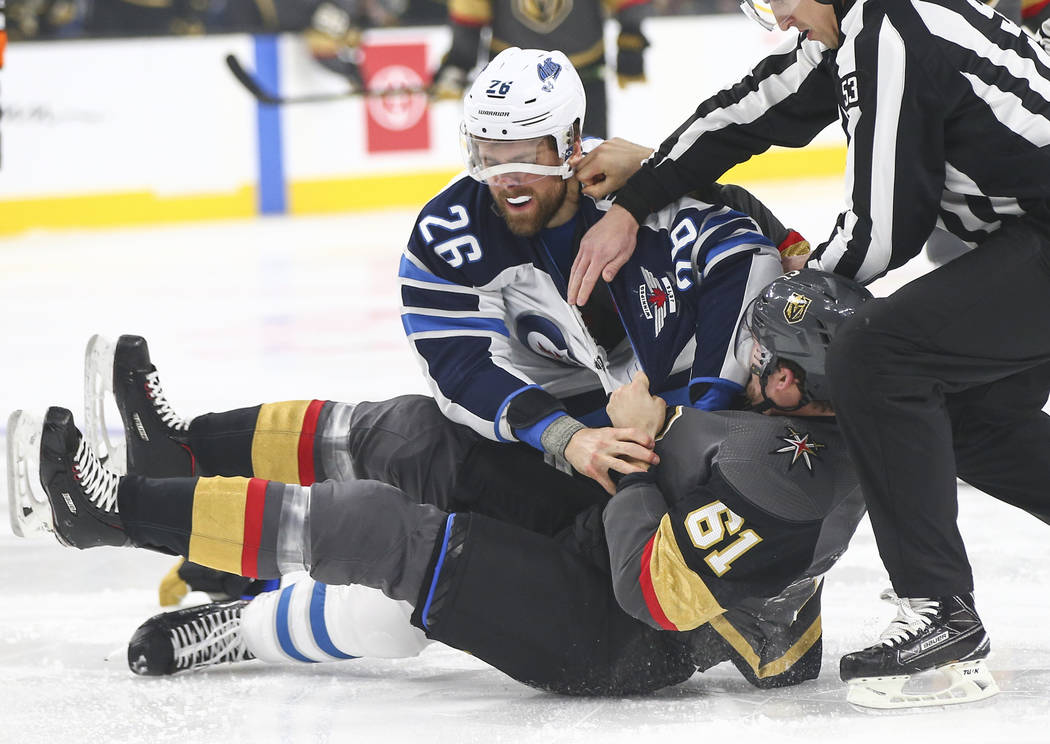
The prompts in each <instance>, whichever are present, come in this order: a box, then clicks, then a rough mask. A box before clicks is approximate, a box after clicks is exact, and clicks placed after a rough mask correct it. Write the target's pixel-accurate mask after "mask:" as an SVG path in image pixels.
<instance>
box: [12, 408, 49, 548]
mask: <svg viewBox="0 0 1050 744" xmlns="http://www.w3.org/2000/svg"><path fill="white" fill-rule="evenodd" d="M42 430H43V418H42V417H40V416H34V415H31V414H29V413H26V412H25V411H14V412H13V413H12V414H11V415H10V416H9V417H8V419H7V512H8V516H9V517H10V521H11V531H12V532H14V533H15V535H17V536H18V537H41V536H45V535H48V534H51V533H52V532H53V531H54V530H53V528H52V525H53V524H54V522H53V521H52V519H53V517H52V515H51V504H50V502H49V501H48V499H47V494H46V493H45V492H44V488H43V486H41V485H40V435H41V432H42Z"/></svg>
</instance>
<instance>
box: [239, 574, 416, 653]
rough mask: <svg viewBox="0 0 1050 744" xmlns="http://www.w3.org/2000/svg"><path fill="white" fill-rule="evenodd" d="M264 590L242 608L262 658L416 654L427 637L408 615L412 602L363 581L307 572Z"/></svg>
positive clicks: (250, 640)
mask: <svg viewBox="0 0 1050 744" xmlns="http://www.w3.org/2000/svg"><path fill="white" fill-rule="evenodd" d="M289 579H291V580H292V581H291V582H290V583H287V584H286V585H285V586H284V587H283V588H281V589H279V590H277V591H271V592H264V593H263V594H260V595H259V596H258V597H256V598H255V599H254V600H253V601H252V602H251V604H249V605H248V606H247V607H245V609H244V613H243V615H242V619H241V630H242V632H243V634H244V640H245V644H246V645H247V647H248V649H249V650H250V651H251V652H252V653H253V654H254V655H255V656H257V657H258V658H260V659H262V660H263V661H270V662H327V661H340V660H343V659H354V658H357V657H361V656H366V657H373V658H384V659H400V658H405V657H409V656H416V655H417V654H418V653H419V652H420V651H421V650H422V649H423V648H424V647H425V646H426V645H427V644H428V643H429V641H428V640H427V639H426V637H425V636H424V635H423V633H422V632H421V631H420V630H418V629H417V628H414V627H412V625H411V624H410V623H409V618H410V616H411V614H412V607H411V606H410V605H409V604H408V603H407V602H398V601H395V600H393V599H390V598H388V597H386V596H385V595H384V594H383V593H382V592H380V591H379V590H378V589H370V588H368V587H365V586H360V585H356V584H355V585H351V586H328V585H327V584H322V583H319V582H317V581H314V580H313V579H311V578H309V577H308V576H306V575H305V574H295V575H293V576H288V577H286V581H287V580H289Z"/></svg>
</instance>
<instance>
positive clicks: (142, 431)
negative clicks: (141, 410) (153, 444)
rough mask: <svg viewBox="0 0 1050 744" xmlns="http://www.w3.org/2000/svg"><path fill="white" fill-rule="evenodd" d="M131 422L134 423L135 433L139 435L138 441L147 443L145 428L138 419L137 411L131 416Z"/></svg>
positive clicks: (147, 436)
mask: <svg viewBox="0 0 1050 744" xmlns="http://www.w3.org/2000/svg"><path fill="white" fill-rule="evenodd" d="M131 420H132V421H134V422H135V431H137V432H138V434H139V439H141V440H142V441H143V442H148V441H149V435H148V434H147V433H146V427H145V426H143V425H142V419H141V418H139V414H138V411H135V413H133V414H131Z"/></svg>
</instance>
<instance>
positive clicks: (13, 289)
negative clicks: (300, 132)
mask: <svg viewBox="0 0 1050 744" xmlns="http://www.w3.org/2000/svg"><path fill="white" fill-rule="evenodd" d="M837 191H838V189H837V186H836V185H834V184H828V183H823V182H822V183H812V184H794V185H792V186H791V187H790V188H773V187H769V186H764V187H758V188H756V192H757V193H758V194H759V195H760V196H761V197H763V198H764V199H766V200H767V202H768V203H769V204H770V205H771V206H772V207H773V208H774V210H775V211H777V212H778V213H779V214H780V215H781V216H782V217H783V218H784V219H785V221H786V222H788V223H789V224H791V225H793V226H795V227H798V228H799V229H801V230H802V231H803V233H804V234H806V235H807V236H808V237H810V239H811V240H814V241H816V240H819V239H822V238H823V237H824V235H825V233H826V231H827V230H828V229H829V228H830V225H831V222H832V212H833V211H834V210H835V205H836V204H837ZM413 218H414V213H412V212H385V213H371V214H367V215H356V216H344V217H325V218H295V219H267V220H257V221H247V222H235V223H221V224H209V225H205V226H179V227H173V228H162V229H156V228H154V229H128V230H111V231H104V232H102V231H100V232H90V233H49V234H31V235H24V236H20V237H16V238H6V239H0V309H2V312H0V319H2V320H0V323H2V324H3V335H2V339H3V350H4V357H3V359H4V361H3V364H2V367H0V381H2V384H0V415H2V416H3V417H6V415H7V413H8V412H9V411H11V410H13V409H15V408H26V409H30V410H36V411H40V412H42V411H43V410H44V409H45V408H46V407H47V406H48V405H53V404H61V405H64V406H67V407H69V408H71V409H72V410H73V411H74V413H75V414H76V415H77V419H78V421H79V420H81V419H82V413H81V411H82V392H81V385H82V382H81V368H82V359H81V357H82V353H83V347H84V343H85V341H86V340H87V338H88V337H89V336H90V335H91V334H92V333H103V334H107V335H110V336H112V337H116V336H117V335H119V334H120V333H139V334H142V335H144V336H146V337H147V338H148V339H149V341H150V348H151V351H152V353H153V357H154V361H155V362H156V363H157V366H158V367H159V369H160V372H161V379H162V381H163V382H164V385H165V389H166V391H167V393H168V397H169V399H170V400H171V402H172V403H173V404H174V406H175V409H176V410H177V411H178V412H180V413H181V414H182V415H184V416H192V415H196V414H199V413H203V412H206V411H208V410H226V409H230V408H235V407H239V406H244V405H254V404H257V403H261V402H265V401H276V400H283V399H290V398H328V399H336V400H350V401H354V400H362V399H381V398H386V397H390V396H392V395H395V394H399V393H405V392H424V390H423V386H422V383H421V377H420V375H419V372H418V370H417V368H416V363H415V361H414V360H413V359H412V358H411V356H410V354H409V351H408V347H407V342H406V341H405V340H404V336H403V332H402V330H401V324H400V321H399V317H398V298H397V286H396V282H395V275H396V271H397V262H398V257H399V253H400V250H401V246H402V244H403V242H404V240H405V238H406V237H407V235H408V231H409V230H410V229H411V226H412V220H413ZM890 279H891V280H892V281H898V278H896V277H891V278H890ZM2 421H3V419H0V424H2ZM900 436H902V437H907V436H908V432H901V433H900ZM1048 456H1050V453H1048ZM2 467H4V466H3V465H2V464H0V468H2ZM0 483H5V484H6V480H4V479H2V478H0ZM959 500H960V511H961V516H960V525H961V529H962V532H963V535H964V537H965V539H966V542H967V546H968V549H969V553H970V557H971V561H972V563H973V565H974V571H975V574H976V582H977V595H976V596H977V603H978V607H979V609H980V612H981V615H982V617H983V619H984V621H985V623H986V625H987V627H988V630H989V633H990V635H991V638H992V649H993V651H992V656H991V657H990V662H989V663H990V666H991V668H992V670H993V672H994V674H995V676H996V677H997V679H998V681H999V684H1000V686H1001V688H1002V693H1001V694H1000V695H999V696H998V697H996V698H993V699H991V700H989V701H986V702H983V703H978V704H973V705H969V706H958V707H956V708H949V709H944V708H938V709H927V710H919V711H912V712H901V713H891V714H872V713H867V712H862V711H859V710H856V709H853V708H852V707H850V706H849V705H848V704H847V703H846V702H845V689H844V687H843V685H842V684H841V683H840V682H839V680H838V674H837V671H838V658H839V656H840V655H841V654H842V653H845V652H847V651H851V650H855V649H858V648H860V647H862V646H864V645H867V644H868V643H870V642H871V641H872V640H873V639H874V638H875V637H876V636H877V635H878V633H879V632H880V631H881V630H882V628H883V627H884V626H885V625H886V623H887V622H888V621H889V620H890V618H891V617H892V614H893V609H892V608H891V606H890V605H888V604H884V603H882V602H880V601H879V600H878V593H879V591H880V590H881V589H883V588H884V587H885V586H888V581H887V578H886V575H885V572H884V570H883V568H882V564H881V563H880V561H879V559H878V556H877V554H876V552H875V547H874V541H873V539H872V536H871V530H870V527H869V526H868V524H867V522H866V521H865V522H864V523H863V524H862V525H861V528H860V530H859V532H858V534H857V536H856V537H855V539H854V541H853V544H852V546H851V547H850V550H849V551H848V552H847V554H846V555H845V557H844V558H843V559H842V561H841V562H840V564H839V565H838V566H836V567H835V568H834V569H833V571H832V572H831V573H830V575H829V577H828V582H827V586H826V589H825V594H824V613H823V621H824V670H823V672H822V673H821V675H820V678H819V679H817V680H816V681H813V682H809V683H806V684H804V685H801V686H799V687H796V688H793V689H787V690H779V691H768V692H763V691H760V690H756V689H754V688H752V687H750V686H749V685H748V684H747V683H746V682H744V680H743V679H742V678H741V677H740V676H739V675H738V674H737V673H736V671H735V670H734V669H733V668H732V667H731V666H728V665H722V666H719V667H716V668H715V669H713V670H711V671H710V672H708V673H705V674H703V675H695V676H694V677H693V678H692V679H691V680H689V681H688V682H686V683H684V684H682V685H680V686H678V687H675V688H671V689H667V690H664V691H662V692H660V693H658V694H656V695H653V696H651V697H644V698H627V699H572V698H563V697H557V696H554V695H549V694H545V693H542V692H537V691H535V690H532V689H530V688H527V687H524V686H522V685H519V684H517V683H516V682H514V681H513V680H511V679H509V678H508V677H506V676H504V675H503V674H501V673H500V672H498V671H495V670H494V669H492V668H490V667H488V666H487V665H485V664H484V663H482V662H480V661H478V660H477V659H474V658H472V657H470V656H468V655H466V654H463V653H460V652H457V651H453V650H451V649H448V648H446V647H442V646H437V645H434V646H431V647H430V648H428V649H427V650H426V651H425V652H424V653H423V655H422V656H420V657H418V658H415V659H407V660H399V661H368V660H356V661H349V662H342V663H338V664H328V665H313V666H303V665H301V666H294V667H291V666H287V667H285V666H265V665H263V664H261V663H257V662H253V663H248V664H243V665H240V666H239V667H227V668H222V669H215V670H212V671H209V672H207V673H202V674H197V675H190V676H182V677H177V678H165V679H142V678H136V677H134V676H133V675H132V674H131V673H130V672H129V671H128V670H127V666H126V663H125V661H124V649H125V644H126V642H127V640H128V638H129V637H130V635H131V633H132V631H133V630H134V629H135V628H136V627H137V626H138V625H139V623H141V622H142V621H143V620H145V619H146V618H147V617H149V616H150V615H152V614H154V613H156V612H158V611H159V608H158V606H157V604H156V602H157V600H156V586H157V583H158V581H159V579H160V577H161V576H162V575H163V574H164V573H165V572H166V571H167V569H168V568H169V567H170V565H171V564H172V562H173V559H171V558H169V557H166V556H160V555H157V554H152V553H147V552H144V551H132V550H117V549H110V548H103V549H98V550H93V551H85V552H79V551H74V550H68V549H65V548H62V547H60V546H59V545H58V544H57V543H54V542H52V541H50V540H33V541H29V540H20V539H18V538H15V537H14V536H13V535H12V534H11V533H10V532H9V531H8V529H7V528H6V526H3V525H2V524H0V742H12V743H16V742H17V743H18V744H35V743H37V742H41V743H46V744H65V743H66V742H69V743H70V744H74V743H75V744H90V743H92V742H102V743H108V742H135V743H136V744H140V743H144V742H179V744H197V743H198V742H223V743H225V742H250V743H251V744H269V743H270V742H281V743H282V744H283V743H286V742H287V743H289V744H291V743H299V742H402V741H412V742H419V743H422V744H425V743H426V742H453V741H455V742H515V743H517V742H538V743H540V742H577V741H588V742H602V743H603V744H606V743H610V742H640V741H663V742H671V741H682V742H685V741H696V742H721V741H733V742H756V741H769V742H807V744H818V743H820V742H844V741H849V742H850V744H858V743H860V742H878V743H879V744H884V743H885V742H916V743H918V742H934V741H944V742H951V744H956V743H958V742H981V743H986V742H1048V741H1050V640H1048V631H1047V625H1048V623H1047V621H1048V619H1050V579H1048V578H1047V567H1046V564H1047V559H1048V558H1050V549H1048V547H1047V546H1048V544H1050V542H1048V535H1050V533H1048V532H1047V530H1046V526H1045V525H1043V524H1042V523H1040V522H1038V521H1036V520H1035V519H1033V518H1031V517H1028V516H1027V515H1025V514H1023V513H1021V512H1019V511H1017V510H1014V509H1012V508H1010V507H1006V506H1004V505H1002V504H1000V503H998V502H996V501H995V500H993V499H991V498H989V497H987V496H984V495H983V494H980V493H977V492H975V491H973V490H972V489H969V488H965V487H964V488H962V489H961V491H960V499H959Z"/></svg>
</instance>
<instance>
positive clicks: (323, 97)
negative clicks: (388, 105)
mask: <svg viewBox="0 0 1050 744" xmlns="http://www.w3.org/2000/svg"><path fill="white" fill-rule="evenodd" d="M226 66H227V67H228V68H230V72H232V73H233V76H234V77H235V78H237V82H239V83H240V84H241V85H243V86H244V88H245V89H246V90H247V91H248V92H249V93H251V94H252V96H254V97H255V100H257V101H258V102H259V103H265V104H269V105H271V106H281V105H285V104H295V103H326V102H329V101H341V100H343V99H345V98H357V97H362V98H381V97H384V96H392V95H414V94H419V93H421V94H424V95H426V94H427V90H426V89H425V88H394V89H391V90H382V91H379V90H357V89H355V88H350V89H348V90H345V91H341V92H339V93H310V94H306V95H301V96H281V95H276V94H273V93H270V92H269V91H267V90H265V89H264V88H263V87H262V85H261V84H260V83H259V81H258V80H256V79H255V77H253V76H252V74H251V73H250V72H248V71H247V70H246V69H245V68H244V65H242V64H241V63H240V60H238V59H237V58H236V57H235V56H234V55H232V54H227V55H226Z"/></svg>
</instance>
